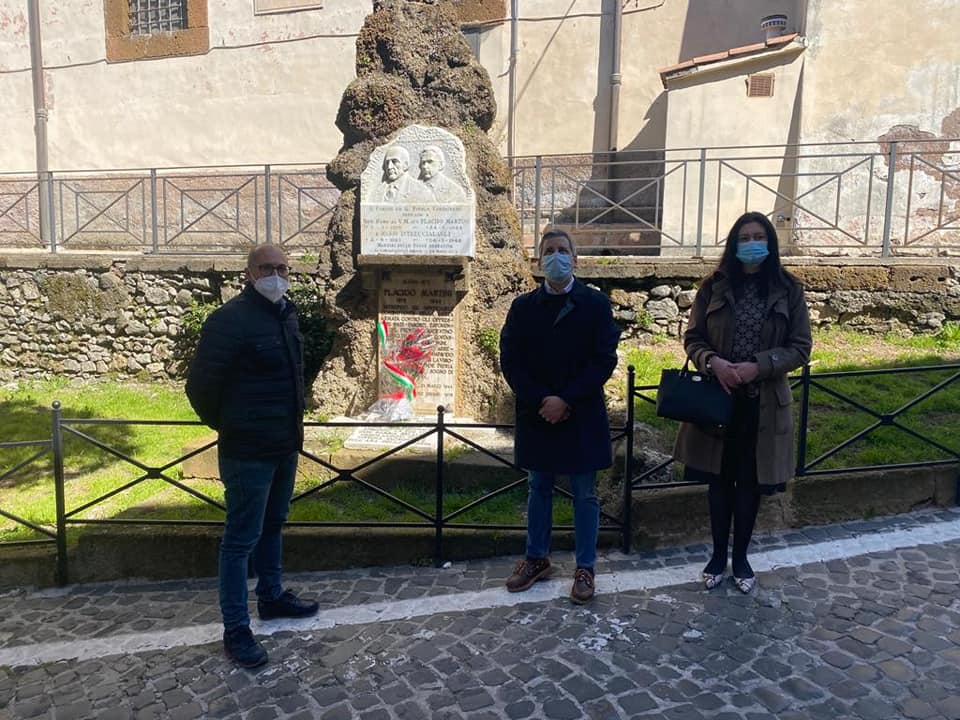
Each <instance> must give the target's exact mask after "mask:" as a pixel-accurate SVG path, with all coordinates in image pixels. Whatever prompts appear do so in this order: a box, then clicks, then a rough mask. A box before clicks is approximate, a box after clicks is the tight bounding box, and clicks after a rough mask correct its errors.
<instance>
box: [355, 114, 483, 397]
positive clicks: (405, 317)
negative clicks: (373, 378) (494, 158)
mask: <svg viewBox="0 0 960 720" xmlns="http://www.w3.org/2000/svg"><path fill="white" fill-rule="evenodd" d="M410 158H416V159H417V162H416V170H414V168H412V167H411V162H410ZM464 159H465V153H464V148H463V143H462V142H460V140H459V138H457V137H456V135H453V134H452V133H450V132H448V131H446V130H444V129H442V128H437V127H424V126H422V125H411V126H409V127H406V128H404V129H403V130H401V131H400V133H399V134H398V135H397V136H396V137H395V138H394V139H393V140H392V141H391V142H390V143H389V144H387V145H383V146H381V147H379V148H377V149H376V150H374V152H373V153H372V154H371V155H370V160H369V161H368V163H367V167H366V169H365V170H364V171H363V174H362V176H361V180H360V253H361V254H360V257H359V258H358V262H359V263H360V265H361V267H374V268H376V270H375V272H376V281H377V288H378V304H377V305H378V318H377V328H378V333H377V336H378V339H379V344H378V348H379V362H378V365H377V367H378V372H379V381H378V388H379V391H380V398H381V399H386V400H390V399H401V400H403V399H406V400H407V401H409V405H410V406H411V409H412V411H413V412H414V413H417V414H428V413H432V412H434V411H435V410H436V408H437V406H438V405H443V406H444V407H445V408H446V409H447V410H449V411H455V410H456V405H457V403H456V394H457V389H456V388H457V383H456V378H457V375H458V372H457V370H458V366H459V358H458V349H459V348H461V347H463V344H462V343H461V342H460V338H459V333H458V331H457V327H458V323H457V303H458V300H460V299H461V298H462V296H463V292H462V287H463V284H462V283H460V284H458V283H457V281H456V279H455V278H456V277H457V276H458V275H461V274H462V272H463V270H462V268H463V267H464V266H465V265H466V263H467V262H468V261H469V259H470V258H472V257H473V256H474V254H475V250H476V237H475V234H476V233H475V214H476V207H475V196H474V192H473V189H472V188H471V187H470V181H469V178H468V177H467V175H466V172H465V169H464ZM450 268H453V270H452V271H451V269H450Z"/></svg>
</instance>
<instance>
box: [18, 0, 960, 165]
mask: <svg viewBox="0 0 960 720" xmlns="http://www.w3.org/2000/svg"><path fill="white" fill-rule="evenodd" d="M208 1H209V23H210V45H211V50H210V51H209V52H208V53H207V54H205V55H201V56H194V57H185V58H167V59H160V60H147V61H137V62H130V63H107V62H106V61H105V60H104V54H105V48H104V45H105V43H104V28H103V8H102V0H58V1H57V2H54V1H53V0H41V6H42V16H43V23H42V32H43V47H44V59H45V63H46V66H47V71H46V85H47V88H48V92H49V103H50V123H49V131H50V165H51V167H52V168H53V169H54V170H58V169H83V168H115V167H124V166H126V167H150V166H178V165H204V164H228V163H243V164H261V163H271V164H282V163H291V162H322V161H327V160H329V159H330V158H332V157H333V156H334V155H335V154H336V152H337V150H338V148H339V147H340V145H341V141H342V137H341V134H340V132H339V131H338V130H337V129H336V127H335V126H334V118H335V115H336V111H337V107H338V106H339V102H340V97H341V95H342V92H343V89H344V88H345V87H346V85H347V84H348V83H349V82H350V80H351V79H352V78H353V77H354V46H355V34H356V33H357V32H358V30H359V28H360V26H361V24H362V22H363V19H364V17H365V16H366V15H367V13H369V12H370V10H371V9H372V2H370V0H326V2H325V3H324V4H325V7H324V8H322V9H318V10H310V11H302V12H295V13H280V14H275V15H262V16H255V15H254V14H253V0H208ZM809 3H810V7H809V11H808V12H806V11H805V8H806V4H807V0H763V2H757V0H629V1H628V2H625V3H624V24H623V38H624V40H623V52H622V73H623V81H622V89H621V98H620V107H621V112H620V122H619V134H618V137H617V139H616V141H617V142H616V145H617V147H619V148H622V149H624V148H630V149H644V148H657V147H662V146H663V145H664V144H665V143H668V142H669V139H668V137H670V138H672V137H676V132H675V129H674V128H673V127H672V125H673V124H674V123H677V122H680V120H678V119H677V118H678V117H679V116H678V115H676V114H675V113H671V117H672V118H673V119H672V120H671V122H670V123H669V125H670V126H671V127H669V128H668V123H667V112H668V108H669V107H670V105H671V102H670V101H669V99H668V96H667V95H666V94H665V93H664V89H663V86H662V84H661V81H660V77H659V74H658V70H659V69H660V68H661V67H664V66H667V65H672V64H675V63H677V62H679V61H681V60H685V59H688V58H690V57H692V56H695V55H702V54H707V53H710V52H715V51H719V50H725V49H728V48H731V47H735V46H737V45H742V44H748V43H750V42H754V41H757V40H759V39H760V37H761V31H760V29H759V19H760V17H761V16H762V15H766V14H770V13H773V12H786V13H787V14H788V15H790V17H791V20H790V23H791V26H790V28H789V29H791V30H803V26H804V25H806V28H807V36H808V38H809V42H810V47H809V49H808V50H807V52H806V53H805V55H806V59H805V61H804V62H805V70H804V75H803V80H802V82H803V87H802V95H801V102H802V112H801V118H802V125H801V133H800V139H802V140H834V139H839V138H844V139H849V138H857V139H868V140H869V139H875V138H876V137H878V136H879V135H880V134H881V133H882V132H883V131H885V130H886V129H887V128H889V127H891V126H892V125H894V124H898V123H913V124H916V125H918V127H921V128H924V129H927V130H929V131H931V132H938V131H939V126H940V124H941V123H942V121H943V118H944V117H946V115H947V113H948V112H949V111H950V110H951V109H952V108H956V107H958V106H960V79H958V78H960V60H958V53H960V50H958V46H957V44H956V42H955V40H954V38H953V35H954V32H953V30H954V29H955V28H956V27H960V0H916V1H915V2H910V3H905V2H903V1H902V0H844V2H842V3H841V2H828V1H827V0H809ZM506 5H507V7H508V8H509V2H507V3H506ZM613 6H614V0H523V1H522V2H521V3H520V8H521V18H520V22H519V31H520V47H519V57H518V67H517V109H516V113H517V115H516V152H517V154H520V155H531V154H547V153H579V152H590V151H593V150H598V149H604V148H606V146H607V141H608V138H607V136H606V133H607V127H608V103H609V72H610V57H609V55H610V42H609V32H610V30H611V25H612V22H611V18H610V16H609V13H610V12H612V8H613ZM601 11H603V12H606V13H608V14H607V16H606V17H601ZM805 15H806V16H807V17H806V19H805ZM934 17H936V19H937V22H933V21H932V20H931V18H934ZM26 31H27V28H26V17H25V3H24V2H23V0H0V97H3V98H4V102H3V103H0V123H2V127H3V130H4V136H5V139H6V142H5V143H4V144H3V146H2V147H0V170H8V171H9V170H20V171H23V170H30V169H31V168H32V167H33V165H34V159H33V147H34V141H33V117H32V97H31V86H30V73H29V65H30V62H29V51H28V46H27V35H26ZM316 35H319V36H321V37H312V36H316ZM308 38H309V39H308ZM244 45H249V46H250V47H239V46H244ZM509 52H510V23H509V20H508V19H506V18H505V19H504V21H503V22H502V23H500V24H492V25H490V26H488V30H487V31H486V32H484V34H483V39H482V43H481V60H482V62H483V64H484V66H485V67H486V68H487V69H488V71H489V74H490V76H491V79H492V80H493V83H494V89H495V93H496V98H497V103H498V107H499V116H498V118H497V120H496V124H495V126H494V130H493V137H494V138H495V140H496V141H497V142H498V143H499V145H500V147H501V149H503V150H504V151H505V150H506V147H507V138H506V127H507V112H506V110H507V105H508V102H507V100H508V98H507V88H508V80H509V78H508V70H509ZM852 58H855V59H856V62H853V61H852ZM682 134H685V135H686V137H687V139H689V140H691V141H694V140H696V141H695V142H694V144H696V145H701V144H705V143H706V140H705V136H703V137H700V136H697V134H696V133H694V132H693V127H692V126H691V127H687V128H683V133H682ZM746 141H747V140H746V139H745V140H744V142H746Z"/></svg>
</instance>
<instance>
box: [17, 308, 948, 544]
mask: <svg viewBox="0 0 960 720" xmlns="http://www.w3.org/2000/svg"><path fill="white" fill-rule="evenodd" d="M814 343H815V344H814V353H813V358H814V360H816V361H817V362H816V364H815V365H814V367H813V372H814V373H815V375H816V374H822V373H826V372H831V371H841V370H850V369H854V368H868V367H874V368H876V367H910V368H917V369H916V370H912V371H911V372H905V373H897V374H879V375H868V376H858V377H851V376H840V377H835V378H815V379H816V380H817V382H818V383H819V384H820V385H822V386H823V387H824V388H829V389H830V390H833V391H834V392H836V393H838V394H840V395H842V396H844V397H846V398H849V399H850V400H852V401H854V402H855V403H857V404H859V405H861V406H864V407H866V408H869V409H871V410H872V411H874V412H875V413H877V414H879V415H881V416H884V415H887V416H891V417H892V416H893V414H894V413H896V411H897V410H898V408H901V407H905V406H906V405H908V404H909V403H911V402H912V401H913V400H914V399H915V398H917V397H918V396H920V395H921V394H923V393H924V392H927V391H928V390H929V389H930V388H932V387H934V386H935V385H936V384H937V383H939V382H942V381H944V380H946V379H947V378H949V377H950V376H951V373H950V372H949V371H943V370H932V369H925V368H930V367H931V366H934V365H937V364H942V363H945V362H950V361H955V360H957V359H958V358H960V329H958V326H957V325H954V324H947V325H945V326H944V329H943V331H941V333H938V334H937V335H930V336H924V337H914V338H899V339H896V340H894V339H893V338H877V337H874V336H867V335H862V334H858V333H853V332H850V331H845V330H836V329H830V330H824V331H818V332H817V333H816V335H815V339H814ZM683 357H684V355H683V350H682V347H681V346H680V343H679V342H677V341H676V340H672V339H665V340H664V342H662V343H661V344H659V345H656V346H652V347H651V346H644V347H628V348H624V349H623V360H622V363H621V368H620V371H618V372H620V373H622V374H621V375H620V379H618V380H616V381H614V382H616V383H619V384H621V385H622V384H624V383H625V377H624V376H625V374H626V373H625V370H626V365H633V366H634V367H635V370H636V382H637V385H638V386H644V385H648V386H655V385H656V384H657V382H658V381H659V377H660V371H661V369H663V368H665V367H678V366H679V365H680V364H681V363H682V362H683ZM643 392H644V395H645V396H646V397H648V398H650V399H653V398H655V395H656V391H655V389H653V390H647V391H643ZM795 392H797V393H799V390H798V391H795ZM54 399H58V400H60V401H61V402H62V403H63V410H62V413H63V417H64V418H68V419H74V420H77V419H81V420H82V419H97V418H100V419H115V418H126V419H135V420H195V419H196V418H195V416H194V414H193V411H192V410H191V409H190V407H189V404H188V402H187V400H186V398H185V396H184V394H183V391H182V388H181V387H180V386H179V385H173V384H167V385H164V384H130V383H124V384H119V383H111V382H97V383H78V382H70V381H67V380H65V379H55V380H48V381H43V382H32V383H21V384H19V385H16V386H8V387H4V388H0V441H2V442H11V441H22V440H48V439H49V438H50V433H51V414H50V404H51V403H52V402H53V400H54ZM798 399H799V398H798ZM635 410H636V418H637V420H638V421H639V422H642V423H646V424H648V425H650V426H652V427H653V428H654V430H655V443H656V445H657V446H658V448H657V449H660V450H662V451H666V452H669V451H670V448H671V447H672V443H673V438H674V435H675V433H676V427H677V425H676V423H674V422H673V421H669V420H663V419H660V418H657V417H656V415H655V410H654V405H653V404H652V403H651V402H648V401H647V400H642V399H637V400H636V401H635ZM896 420H897V422H898V423H900V424H901V425H903V426H904V427H906V428H908V429H909V430H912V431H914V432H915V433H916V434H917V435H921V436H924V437H926V438H928V439H929V440H932V441H933V442H934V443H939V444H941V445H943V446H945V447H947V448H954V447H955V446H956V445H957V441H956V438H957V437H960V382H958V383H952V384H949V385H946V386H945V387H944V388H943V389H941V390H940V391H939V392H937V393H936V394H934V395H932V396H931V397H929V398H926V399H924V400H922V401H920V402H918V403H916V404H915V405H912V406H911V407H909V408H908V409H907V410H905V411H903V412H902V413H900V414H899V415H897V417H896ZM875 422H876V418H874V417H872V416H871V415H870V413H868V412H865V411H864V410H861V409H859V408H858V407H856V406H855V405H853V404H851V403H850V402H845V401H844V400H842V399H838V398H836V397H833V396H831V395H830V394H829V393H828V392H826V391H825V390H824V389H822V388H819V387H814V388H812V389H811V391H810V415H809V428H808V435H807V456H806V457H807V460H808V462H809V461H811V460H813V459H815V458H817V457H819V456H820V455H822V454H824V453H826V452H828V451H830V450H831V449H832V448H834V447H836V446H837V445H839V444H841V443H842V442H844V441H845V440H846V439H847V438H850V437H851V436H853V435H854V434H856V433H857V432H860V431H861V430H863V429H865V428H867V427H869V426H870V425H871V424H873V423H875ZM66 424H67V426H68V427H69V428H71V430H70V431H66V432H65V434H64V447H65V451H66V458H67V460H66V467H65V473H66V485H67V496H68V509H75V508H78V507H80V506H81V505H82V504H84V503H86V502H89V501H91V500H93V499H95V498H98V497H101V496H103V495H105V494H108V493H111V492H114V491H116V490H118V489H120V488H123V487H124V486H125V485H126V484H128V483H130V482H132V481H133V480H135V479H136V478H138V477H139V476H140V475H142V474H143V471H142V470H141V469H140V468H138V467H136V466H134V465H132V464H130V463H129V462H126V461H124V460H123V459H122V458H120V457H118V455H117V453H119V454H122V455H126V456H129V457H132V458H134V459H136V460H137V461H138V462H140V463H143V464H145V465H147V466H152V467H160V466H163V465H165V464H167V463H169V462H171V461H173V460H174V459H176V458H177V457H179V456H180V455H181V454H182V453H183V448H184V446H185V445H187V444H188V443H190V442H191V441H195V440H197V439H198V438H202V437H205V436H208V435H210V431H209V430H208V429H207V428H205V427H203V426H200V425H184V426H172V425H166V426H155V425H154V426H151V425H130V424H108V425H96V426H94V425H87V424H81V423H79V422H74V423H70V422H68V423H66ZM74 431H75V432H74ZM80 433H82V434H84V435H87V436H89V437H90V438H92V439H94V440H96V441H97V442H100V443H103V444H104V445H106V446H108V447H109V448H111V449H112V450H113V451H115V452H114V453H111V452H108V451H106V450H105V449H103V448H100V447H98V446H97V445H95V444H93V443H91V442H90V441H88V440H86V439H84V438H83V437H80V435H79V434H80ZM327 440H328V442H326V447H325V449H324V451H325V452H335V451H336V450H338V449H339V448H340V447H341V445H342V442H343V440H342V433H338V431H336V430H331V432H330V436H329V438H327ZM449 450H450V453H449V454H448V457H447V460H448V461H450V460H453V459H455V457H456V456H457V455H458V453H459V452H460V451H458V450H456V449H455V447H453V446H451V448H450V449H449ZM35 453H37V448H27V447H12V448H0V475H4V474H5V473H9V474H8V475H7V476H6V477H5V478H4V479H3V480H0V509H3V510H4V511H6V512H10V513H14V514H16V515H19V516H21V517H24V518H26V519H28V520H30V521H32V522H37V523H40V524H44V525H48V526H50V525H52V524H53V522H54V517H55V501H54V491H53V467H52V461H51V455H50V453H49V452H42V453H41V456H40V457H39V458H37V459H35V460H33V461H32V462H30V463H28V464H26V465H25V466H24V467H22V468H20V469H19V470H16V471H15V472H12V473H10V472H9V471H10V470H11V469H13V468H15V467H16V466H17V465H18V464H20V463H23V462H25V461H26V460H28V459H29V458H30V457H31V456H32V455H34V454H35ZM948 456H949V454H948V453H946V452H944V451H943V450H941V449H938V448H937V447H935V446H934V445H931V444H930V443H929V442H925V441H924V440H923V439H921V438H919V437H917V436H914V435H911V434H910V432H905V431H904V430H902V429H899V428H897V427H896V426H895V425H889V424H888V425H882V426H880V427H878V428H877V429H875V430H874V431H872V432H871V433H870V434H868V435H867V436H865V437H864V438H861V439H859V440H857V441H855V442H853V443H852V444H851V445H850V446H849V447H847V448H845V449H843V450H842V451H839V452H838V453H837V454H836V455H835V456H833V457H831V458H829V459H827V460H825V461H824V462H823V463H821V464H819V465H818V466H817V468H823V469H826V468H842V467H855V466H861V465H874V464H892V463H904V462H916V461H922V460H937V459H942V458H946V457H948ZM165 472H166V473H167V474H168V475H169V476H170V477H172V478H173V479H176V480H178V481H179V480H180V479H181V472H180V467H179V465H174V466H172V467H170V468H168V469H167V470H165ZM330 477H332V476H331V475H330V473H329V471H327V470H325V469H322V468H320V467H319V466H316V465H314V464H313V463H309V462H303V463H302V464H301V473H300V477H299V478H298V481H297V492H303V491H306V490H309V489H311V488H315V487H317V485H318V484H320V483H323V482H324V481H326V480H329V479H330ZM188 485H189V486H190V487H192V488H193V489H195V490H197V491H199V492H202V493H203V494H205V495H207V496H209V497H211V498H213V499H215V500H217V501H222V498H223V491H222V487H221V485H220V484H219V483H218V482H211V481H195V480H190V481H188ZM390 492H392V493H394V494H395V495H396V496H397V497H399V498H401V499H403V500H404V501H406V502H409V503H410V504H411V505H413V506H415V507H418V508H421V509H422V510H423V511H424V512H426V513H429V514H432V513H433V511H434V494H433V488H432V486H431V485H430V484H426V485H423V484H416V483H413V482H402V481H400V482H398V483H397V484H396V485H395V486H394V487H393V489H392V490H390ZM483 493H484V490H483V489H481V488H475V489H470V490H456V491H448V492H447V493H446V494H445V498H444V512H445V513H450V512H453V511H455V510H456V509H458V508H461V507H463V506H465V505H466V504H468V503H470V502H472V501H473V500H475V499H476V498H478V497H480V496H481V495H482V494H483ZM525 498H526V488H525V487H524V486H522V485H521V486H520V487H518V488H516V489H514V490H513V491H511V492H509V493H504V494H503V495H502V496H498V497H496V498H494V499H492V500H491V501H489V502H487V503H484V504H483V505H481V506H479V507H477V508H474V509H472V510H470V511H469V512H468V513H465V514H464V515H463V516H461V517H458V518H457V522H464V523H490V524H517V525H522V524H523V514H524V512H525V504H526V501H525ZM80 516H81V517H84V518H103V517H124V518H146V517H150V518H161V517H162V518H177V519H209V520H220V519H222V512H221V511H220V510H218V509H217V508H214V507H210V506H208V505H205V504H204V503H202V502H201V501H200V500H198V499H196V498H193V497H191V496H189V495H188V494H186V493H184V492H183V491H181V490H179V489H176V488H174V487H172V486H170V485H169V484H167V483H165V482H164V481H163V480H157V479H152V480H145V481H142V482H139V483H138V484H136V485H134V486H132V487H130V488H126V489H123V490H122V491H121V492H118V493H117V494H116V495H113V496H112V497H110V498H109V499H107V500H105V501H103V502H102V503H98V504H97V505H95V506H93V507H91V508H90V509H88V510H85V511H84V512H83V513H81V514H80ZM291 518H292V519H294V520H315V521H328V522H334V521H361V520H367V521H379V522H413V521H416V520H418V519H419V518H418V516H417V514H416V513H413V512H410V511H409V510H406V509H404V508H402V507H400V506H398V505H395V504H393V503H391V502H390V501H389V500H388V499H385V498H383V497H380V496H379V495H377V494H376V493H374V492H371V491H370V490H367V489H366V488H364V487H362V486H360V485H359V484H356V483H351V482H337V483H334V484H332V485H330V486H327V487H324V489H322V490H319V491H317V492H314V493H311V494H310V495H308V496H307V497H305V498H303V499H302V500H300V501H299V502H297V503H295V504H294V506H293V509H292V513H291ZM556 520H557V522H558V523H561V524H569V523H570V522H572V508H571V505H570V503H569V501H567V500H565V499H560V498H558V499H557V505H556ZM74 532H76V531H74ZM33 537H34V534H33V533H32V531H28V530H25V529H23V528H22V527H18V526H15V525H14V524H13V523H12V522H9V521H7V520H4V519H2V518H0V541H2V540H12V539H17V540H20V539H30V538H33Z"/></svg>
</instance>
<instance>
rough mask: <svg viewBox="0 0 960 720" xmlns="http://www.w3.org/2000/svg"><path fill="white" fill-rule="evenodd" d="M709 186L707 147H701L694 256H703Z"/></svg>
mask: <svg viewBox="0 0 960 720" xmlns="http://www.w3.org/2000/svg"><path fill="white" fill-rule="evenodd" d="M706 187H707V149H706V148H700V191H699V195H698V196H697V251H696V254H695V255H694V257H703V195H704V192H705V191H706Z"/></svg>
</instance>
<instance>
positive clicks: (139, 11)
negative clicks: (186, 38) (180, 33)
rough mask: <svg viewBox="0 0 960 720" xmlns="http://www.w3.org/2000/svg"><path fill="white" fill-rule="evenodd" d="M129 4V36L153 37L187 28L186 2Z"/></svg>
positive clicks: (139, 0)
mask: <svg viewBox="0 0 960 720" xmlns="http://www.w3.org/2000/svg"><path fill="white" fill-rule="evenodd" d="M129 2H130V34H131V35H153V34H154V33H163V32H174V31H177V30H185V29H186V28H187V0H129Z"/></svg>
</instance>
